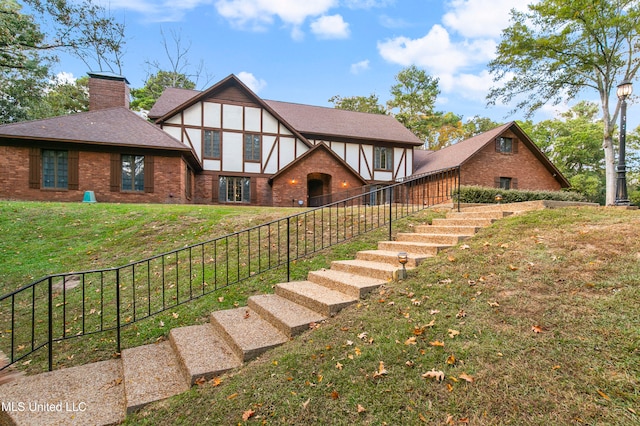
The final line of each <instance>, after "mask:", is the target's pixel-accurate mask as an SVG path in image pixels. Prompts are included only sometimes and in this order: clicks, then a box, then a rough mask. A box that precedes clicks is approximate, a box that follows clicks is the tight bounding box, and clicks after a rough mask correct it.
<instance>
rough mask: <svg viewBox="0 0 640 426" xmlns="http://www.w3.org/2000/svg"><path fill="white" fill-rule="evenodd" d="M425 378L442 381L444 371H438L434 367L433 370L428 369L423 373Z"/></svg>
mask: <svg viewBox="0 0 640 426" xmlns="http://www.w3.org/2000/svg"><path fill="white" fill-rule="evenodd" d="M422 377H424V378H425V379H436V380H437V381H439V382H441V381H443V380H444V373H443V372H442V371H436V369H435V368H432V369H431V371H427V372H426V373H424V374H423V375H422Z"/></svg>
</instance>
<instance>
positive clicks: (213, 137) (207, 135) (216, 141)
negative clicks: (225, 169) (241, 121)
mask: <svg viewBox="0 0 640 426" xmlns="http://www.w3.org/2000/svg"><path fill="white" fill-rule="evenodd" d="M203 152H204V157H205V158H213V159H216V160H219V159H220V131H219V130H205V131H204V147H203Z"/></svg>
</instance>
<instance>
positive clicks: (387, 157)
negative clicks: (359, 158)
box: [373, 146, 393, 170]
mask: <svg viewBox="0 0 640 426" xmlns="http://www.w3.org/2000/svg"><path fill="white" fill-rule="evenodd" d="M373 154H374V159H373V168H374V169H377V170H393V149H392V148H388V147H384V146H376V147H374V148H373Z"/></svg>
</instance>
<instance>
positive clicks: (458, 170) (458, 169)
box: [457, 166, 462, 212]
mask: <svg viewBox="0 0 640 426" xmlns="http://www.w3.org/2000/svg"><path fill="white" fill-rule="evenodd" d="M457 172H458V212H460V197H461V196H462V194H460V166H458V168H457Z"/></svg>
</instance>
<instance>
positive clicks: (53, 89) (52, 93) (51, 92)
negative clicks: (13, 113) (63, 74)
mask: <svg viewBox="0 0 640 426" xmlns="http://www.w3.org/2000/svg"><path fill="white" fill-rule="evenodd" d="M88 110H89V77H88V76H85V77H81V78H78V79H76V80H75V81H73V82H63V81H59V80H54V81H52V82H51V84H50V86H49V88H48V90H47V91H46V93H45V94H44V96H43V97H42V103H41V112H40V113H39V114H38V115H39V117H40V118H45V117H58V116H61V115H69V114H75V113H78V112H82V111H88Z"/></svg>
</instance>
